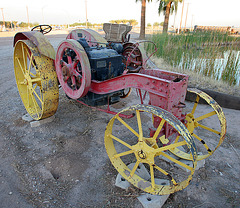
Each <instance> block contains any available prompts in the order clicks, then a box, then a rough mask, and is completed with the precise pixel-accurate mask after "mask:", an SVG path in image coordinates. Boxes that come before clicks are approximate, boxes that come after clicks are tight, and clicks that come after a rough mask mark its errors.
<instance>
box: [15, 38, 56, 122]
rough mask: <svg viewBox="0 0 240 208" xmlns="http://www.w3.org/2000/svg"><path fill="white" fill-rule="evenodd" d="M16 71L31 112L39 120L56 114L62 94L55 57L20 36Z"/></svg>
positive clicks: (18, 82)
mask: <svg viewBox="0 0 240 208" xmlns="http://www.w3.org/2000/svg"><path fill="white" fill-rule="evenodd" d="M14 72H15V77H16V83H17V87H18V91H19V94H20V96H21V99H22V102H23V104H24V106H25V108H26V110H27V112H28V113H29V115H30V116H31V117H32V118H33V119H35V120H39V119H43V118H47V117H50V116H52V115H54V113H55V112H56V110H57V107H58V97H59V90H58V81H57V74H56V72H55V67H54V61H53V60H52V59H50V58H48V57H46V56H44V55H41V54H40V53H39V51H38V49H37V47H36V46H35V45H34V44H33V43H32V42H31V41H29V40H20V41H18V42H17V43H16V45H15V49H14Z"/></svg>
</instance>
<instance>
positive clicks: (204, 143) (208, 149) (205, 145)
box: [192, 133, 212, 152]
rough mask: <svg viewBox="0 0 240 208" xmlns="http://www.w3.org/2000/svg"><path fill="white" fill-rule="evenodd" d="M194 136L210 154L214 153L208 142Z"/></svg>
mask: <svg viewBox="0 0 240 208" xmlns="http://www.w3.org/2000/svg"><path fill="white" fill-rule="evenodd" d="M192 135H193V136H194V137H195V138H196V139H197V140H199V141H200V142H201V143H202V144H203V145H204V147H205V148H206V150H207V151H208V152H212V150H211V149H210V148H209V147H208V146H207V144H206V142H205V141H204V140H203V139H201V138H200V137H199V136H198V135H196V134H194V133H193V134H192Z"/></svg>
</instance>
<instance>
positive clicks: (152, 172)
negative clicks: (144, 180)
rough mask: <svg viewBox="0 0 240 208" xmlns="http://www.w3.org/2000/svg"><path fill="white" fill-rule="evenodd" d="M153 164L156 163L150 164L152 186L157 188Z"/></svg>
mask: <svg viewBox="0 0 240 208" xmlns="http://www.w3.org/2000/svg"><path fill="white" fill-rule="evenodd" d="M153 166H154V165H150V175H151V183H152V188H153V189H155V178H154V170H153Z"/></svg>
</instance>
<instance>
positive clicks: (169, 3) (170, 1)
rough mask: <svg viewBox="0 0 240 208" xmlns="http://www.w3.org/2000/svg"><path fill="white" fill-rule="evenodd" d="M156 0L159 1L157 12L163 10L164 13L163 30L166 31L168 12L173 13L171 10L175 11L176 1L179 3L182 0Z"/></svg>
mask: <svg viewBox="0 0 240 208" xmlns="http://www.w3.org/2000/svg"><path fill="white" fill-rule="evenodd" d="M158 1H159V7H158V13H159V15H160V13H161V12H163V13H164V15H165V18H164V24H163V32H164V33H166V32H167V31H168V22H169V15H170V13H173V11H175V12H177V8H178V2H180V3H181V2H182V1H183V0H158Z"/></svg>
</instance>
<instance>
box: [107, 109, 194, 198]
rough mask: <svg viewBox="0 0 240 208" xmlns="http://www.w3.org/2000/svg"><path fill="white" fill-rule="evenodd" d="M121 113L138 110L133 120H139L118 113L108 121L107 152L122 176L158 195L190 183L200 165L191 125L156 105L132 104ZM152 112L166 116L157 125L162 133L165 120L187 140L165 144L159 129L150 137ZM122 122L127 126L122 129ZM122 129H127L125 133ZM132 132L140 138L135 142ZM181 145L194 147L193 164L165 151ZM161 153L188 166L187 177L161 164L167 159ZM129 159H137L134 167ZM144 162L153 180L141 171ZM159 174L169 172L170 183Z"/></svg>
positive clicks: (191, 150) (168, 192)
mask: <svg viewBox="0 0 240 208" xmlns="http://www.w3.org/2000/svg"><path fill="white" fill-rule="evenodd" d="M119 113H135V114H136V117H134V118H133V121H131V122H134V121H135V122H134V123H135V124H133V123H131V124H128V123H129V122H130V121H129V120H127V121H124V120H123V119H122V118H120V117H119V114H117V115H115V116H114V117H113V118H112V119H111V120H110V122H109V123H108V125H107V127H106V131H105V140H104V142H105V147H106V151H107V154H108V156H109V159H110V160H111V162H112V164H113V166H114V167H115V168H116V169H117V171H118V172H119V173H120V174H121V176H122V177H124V178H125V179H126V180H128V181H129V182H130V183H131V184H133V185H134V186H136V187H138V188H140V189H142V190H143V191H145V192H148V193H151V194H155V195H166V194H171V193H174V192H176V191H179V190H182V189H184V188H185V187H187V186H188V184H189V183H190V180H191V179H192V175H193V173H194V170H195V167H196V157H197V151H196V147H195V143H194V141H193V138H192V137H191V135H190V133H189V131H188V130H187V128H186V127H185V126H184V125H183V124H182V123H181V122H180V121H179V120H178V119H177V118H176V117H174V116H173V115H172V114H171V113H169V112H167V111H165V110H163V109H160V108H158V107H155V106H147V105H141V104H138V105H134V106H131V107H128V108H126V109H124V110H122V111H121V112H119ZM152 114H153V115H154V116H158V117H160V118H161V119H162V122H161V123H160V125H159V127H158V128H157V129H158V130H157V131H158V133H159V132H160V131H161V129H162V128H163V126H164V124H165V123H168V124H170V125H171V126H172V127H173V128H174V129H175V130H176V131H177V132H178V134H179V135H181V136H182V137H183V138H184V141H181V142H177V143H175V144H171V145H165V146H163V144H161V143H160V141H159V140H158V142H157V139H156V138H157V136H156V134H158V133H156V134H155V135H154V136H153V137H154V138H153V137H146V131H147V132H148V131H149V129H148V127H147V126H146V124H147V123H148V124H149V123H150V125H152V122H151V118H152ZM146 117H147V118H149V121H150V122H147V121H146ZM120 126H121V127H122V128H123V129H121V130H119V129H120ZM126 130H127V131H126ZM120 131H121V132H122V133H124V135H123V136H122V135H121V132H120ZM147 134H148V133H147ZM131 135H133V136H134V138H136V140H135V139H133V140H134V141H135V142H134V144H132V143H131V142H132V141H130V140H128V137H129V138H131ZM122 137H123V138H122ZM126 137H127V138H126ZM162 137H164V136H162ZM119 146H120V147H119ZM179 146H184V147H185V148H188V150H189V151H190V153H191V156H192V166H188V165H186V164H184V163H182V162H180V161H178V160H176V159H174V158H172V157H171V156H169V155H167V154H166V153H165V151H168V150H171V149H173V148H177V147H179ZM121 147H122V148H121ZM159 156H161V157H165V158H168V159H169V160H171V161H172V162H174V163H176V164H177V165H178V166H181V167H182V168H186V169H187V170H189V172H188V174H187V175H186V176H185V177H182V176H181V177H182V178H176V179H175V177H177V176H176V175H174V173H172V172H170V171H171V170H169V169H168V170H165V168H166V167H165V166H162V167H161V165H162V162H164V161H163V160H160V159H159ZM129 160H130V161H131V162H133V163H134V162H135V165H134V167H133V168H132V169H130V168H129V167H128V161H129ZM141 163H142V164H144V165H145V166H146V168H147V169H148V170H149V175H150V179H149V180H150V181H149V180H146V179H144V178H143V177H141V176H140V175H139V174H138V173H137V168H138V166H139V164H141ZM178 170H179V169H178ZM159 174H162V175H163V176H164V177H166V176H167V177H168V179H170V181H169V182H170V185H167V184H157V183H156V178H158V175H159ZM182 174H183V175H184V174H186V172H185V171H182Z"/></svg>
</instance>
